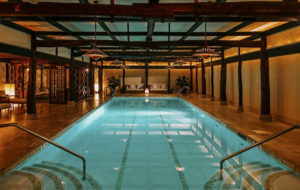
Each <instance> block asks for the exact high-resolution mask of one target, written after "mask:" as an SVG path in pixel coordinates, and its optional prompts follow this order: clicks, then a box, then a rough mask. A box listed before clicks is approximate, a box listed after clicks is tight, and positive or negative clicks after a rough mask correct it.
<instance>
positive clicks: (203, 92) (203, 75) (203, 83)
mask: <svg viewBox="0 0 300 190" xmlns="http://www.w3.org/2000/svg"><path fill="white" fill-rule="evenodd" d="M201 72H202V76H201V78H202V97H206V79H205V65H204V60H202V65H201Z"/></svg>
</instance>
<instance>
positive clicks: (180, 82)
mask: <svg viewBox="0 0 300 190" xmlns="http://www.w3.org/2000/svg"><path fill="white" fill-rule="evenodd" d="M176 86H179V88H182V87H184V86H189V78H188V77H186V76H182V77H181V76H179V77H178V78H177V79H176ZM185 92H186V89H184V90H183V91H182V93H185Z"/></svg>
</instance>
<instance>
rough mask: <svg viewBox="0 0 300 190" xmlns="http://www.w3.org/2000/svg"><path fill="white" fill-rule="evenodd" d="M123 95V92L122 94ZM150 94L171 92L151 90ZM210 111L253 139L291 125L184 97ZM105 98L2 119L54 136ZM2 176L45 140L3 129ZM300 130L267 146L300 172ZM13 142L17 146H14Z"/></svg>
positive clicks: (6, 114)
mask: <svg viewBox="0 0 300 190" xmlns="http://www.w3.org/2000/svg"><path fill="white" fill-rule="evenodd" d="M122 96H123V95H122ZM124 96H144V94H126V95H124ZM150 96H169V95H166V94H155V95H153V94H151V95H150ZM184 99H186V100H187V101H189V102H190V103H193V104H194V105H196V106H198V107H199V108H201V109H203V110H204V111H206V112H207V113H209V114H211V115H213V116H214V117H216V118H218V119H219V120H220V121H222V122H223V123H225V124H227V125H228V127H229V128H230V129H232V130H233V131H235V132H237V133H240V134H242V135H243V136H245V138H246V139H248V140H249V141H259V140H262V139H264V138H266V137H268V136H270V135H272V134H274V133H277V132H279V131H281V130H284V129H286V128H288V127H290V126H291V125H288V124H285V123H282V122H279V121H273V122H266V121H261V120H260V119H259V116H258V115H256V114H254V113H250V112H244V113H239V112H237V107H235V106H231V105H221V104H220V102H219V101H210V99H209V98H202V97H201V95H195V94H192V95H191V97H190V98H184ZM102 103H103V102H102V101H98V100H96V99H95V98H89V99H86V100H84V101H81V102H78V103H76V104H68V105H49V104H48V103H38V104H37V114H38V119H37V120H26V119H25V115H26V109H24V108H22V107H15V108H14V110H13V111H12V112H10V111H8V110H6V111H2V112H1V115H0V123H8V122H17V123H18V124H20V125H22V126H25V127H26V128H28V129H30V130H32V131H34V132H36V133H38V134H40V135H42V136H45V137H48V138H53V137H55V136H56V135H57V134H59V133H60V132H61V131H63V130H64V129H66V128H67V127H68V126H69V125H70V124H72V123H73V122H74V121H76V120H77V119H79V118H81V117H82V116H83V115H85V114H86V113H88V112H89V111H91V110H92V109H94V108H95V107H97V106H99V105H101V104H102ZM0 130H1V133H0V155H3V156H1V157H0V176H1V175H3V174H4V173H5V172H7V171H8V170H9V169H11V168H12V167H14V166H15V165H16V164H17V163H19V162H20V161H22V160H24V158H26V157H27V156H28V154H29V153H32V152H33V151H34V150H35V149H36V148H37V147H38V146H39V145H41V144H42V143H43V142H42V141H41V140H39V139H37V138H35V137H33V136H30V135H29V134H26V133H24V132H23V131H20V130H18V129H15V128H4V129H0ZM299 137H300V130H295V131H293V132H290V133H288V134H285V135H283V136H281V137H278V138H277V139H275V140H272V141H270V142H268V143H266V144H265V145H264V146H263V149H264V150H265V151H266V152H268V153H269V154H271V155H272V156H274V157H275V158H277V159H278V160H280V161H282V162H283V163H285V164H286V165H288V166H289V167H291V168H293V169H294V170H296V171H297V172H300V159H299V158H300V138H299ZM12 145H13V146H12Z"/></svg>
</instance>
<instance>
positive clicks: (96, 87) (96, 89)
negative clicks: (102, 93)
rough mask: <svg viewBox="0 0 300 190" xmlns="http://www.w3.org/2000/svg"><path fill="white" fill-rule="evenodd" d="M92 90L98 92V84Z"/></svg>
mask: <svg viewBox="0 0 300 190" xmlns="http://www.w3.org/2000/svg"><path fill="white" fill-rule="evenodd" d="M94 90H95V92H99V84H95V85H94Z"/></svg>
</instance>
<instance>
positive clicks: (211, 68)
mask: <svg viewBox="0 0 300 190" xmlns="http://www.w3.org/2000/svg"><path fill="white" fill-rule="evenodd" d="M210 73H211V74H210V84H211V97H210V100H211V101H214V100H215V97H214V66H213V62H212V57H211V58H210Z"/></svg>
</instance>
